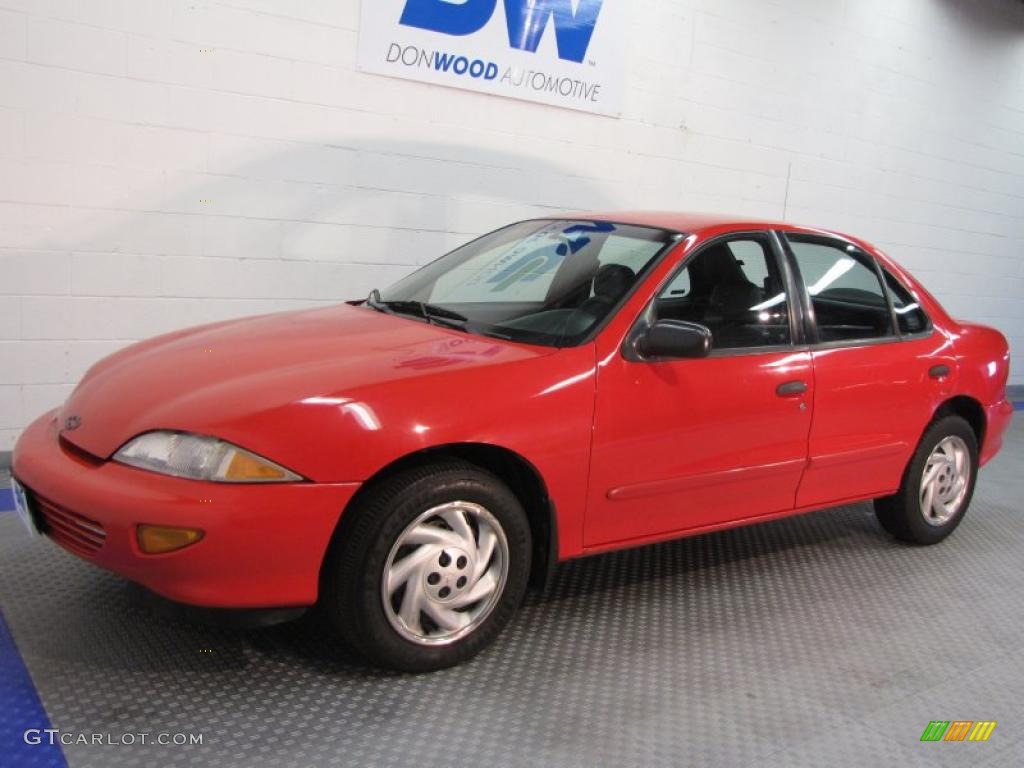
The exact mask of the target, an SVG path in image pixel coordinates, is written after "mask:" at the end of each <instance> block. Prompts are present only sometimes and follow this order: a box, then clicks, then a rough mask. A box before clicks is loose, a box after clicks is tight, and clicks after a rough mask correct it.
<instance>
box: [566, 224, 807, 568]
mask: <svg viewBox="0 0 1024 768" xmlns="http://www.w3.org/2000/svg"><path fill="white" fill-rule="evenodd" d="M792 285H793V283H792V279H791V276H790V275H789V273H788V271H787V269H786V267H785V263H784V260H783V258H782V254H781V250H780V248H779V246H778V242H777V240H776V239H775V238H774V236H773V235H771V234H769V233H767V232H753V233H744V234H737V235H729V236H726V237H723V238H717V239H715V240H712V241H710V242H708V243H707V244H705V245H703V246H699V247H698V249H697V250H696V251H695V252H694V253H693V254H692V255H690V256H689V257H687V258H686V259H685V260H684V262H683V263H682V265H681V266H680V268H679V269H678V270H677V271H676V272H675V273H674V274H673V275H672V276H671V277H670V278H669V280H668V281H667V282H666V283H665V285H664V286H662V287H661V288H660V289H659V293H658V294H657V296H656V298H655V300H654V306H653V312H654V315H655V318H656V319H664V318H672V319H678V320H687V321H690V322H696V323H700V324H702V325H705V326H707V327H708V328H709V329H710V330H711V332H712V339H713V348H712V353H711V355H710V356H709V357H705V358H699V359H688V360H672V361H661V362H652V361H645V360H643V359H640V360H636V361H632V360H627V359H626V358H625V357H624V356H623V354H622V353H621V351H618V350H616V352H615V353H614V354H608V355H606V357H605V360H604V362H603V364H602V365H600V366H599V367H598V380H597V397H596V404H595V415H594V433H593V448H592V458H591V476H590V488H589V498H588V507H587V517H586V524H585V530H584V545H585V546H586V547H596V548H601V547H604V546H612V545H616V544H620V543H624V542H628V541H630V540H644V539H653V538H659V537H666V538H667V537H670V536H672V535H675V534H678V533H682V532H686V531H699V530H701V529H709V528H714V527H719V526H722V525H723V524H727V523H730V522H734V521H740V520H745V519H749V518H755V517H759V516H763V515H771V514H773V513H779V512H785V511H788V510H791V509H793V508H794V506H795V497H796V491H797V487H798V485H799V482H800V478H801V475H802V473H803V471H804V466H805V464H806V461H807V441H808V435H809V431H810V426H811V405H812V403H813V386H814V380H813V371H812V367H811V359H810V354H809V352H808V351H807V349H806V347H803V348H802V347H800V346H798V342H802V339H800V338H798V333H799V330H800V329H799V327H798V325H797V324H796V323H794V322H793V321H792V306H791V303H790V296H791V295H793V294H794V292H793V290H792Z"/></svg>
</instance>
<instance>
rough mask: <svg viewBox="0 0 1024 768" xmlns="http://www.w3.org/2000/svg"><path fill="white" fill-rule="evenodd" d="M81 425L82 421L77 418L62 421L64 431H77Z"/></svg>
mask: <svg viewBox="0 0 1024 768" xmlns="http://www.w3.org/2000/svg"><path fill="white" fill-rule="evenodd" d="M81 424H82V420H81V419H80V418H79V417H78V416H68V417H67V418H66V419H64V429H68V430H70V429H78V427H79V426H81Z"/></svg>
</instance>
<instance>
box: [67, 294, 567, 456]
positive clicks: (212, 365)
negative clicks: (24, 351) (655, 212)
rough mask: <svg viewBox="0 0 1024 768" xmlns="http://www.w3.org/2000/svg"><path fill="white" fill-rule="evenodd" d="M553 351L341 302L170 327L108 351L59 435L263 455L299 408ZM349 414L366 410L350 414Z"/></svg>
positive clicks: (101, 448) (74, 399) (99, 443)
mask: <svg viewBox="0 0 1024 768" xmlns="http://www.w3.org/2000/svg"><path fill="white" fill-rule="evenodd" d="M554 351H555V350H553V349H548V348H544V347H535V346H528V345H522V344H515V343H511V342H506V341H502V340H494V339H489V338H485V337H480V336H474V335H470V334H466V333H463V332H461V331H457V330H453V329H448V328H442V327H439V326H434V325H428V324H427V323H424V322H420V321H418V320H415V319H411V318H407V317H399V316H393V315H386V314H382V313H379V312H375V311H372V310H369V309H366V308H362V307H354V306H349V305H346V304H342V305H338V306H333V307H329V308H326V309H317V310H303V311H296V312H286V313H281V314H273V315H265V316H260V317H252V318H245V319H241V320H234V321H228V322H223V323H217V324H214V325H208V326H201V327H198V328H192V329H188V330H184V331H179V332H176V333H172V334H168V335H166V336H160V337H157V338H155V339H151V340H149V341H145V342H142V343H139V344H135V345H133V346H131V347H128V348H126V349H124V350H121V351H120V352H117V353H115V354H114V355H111V356H110V357H108V358H106V359H105V360H102V361H101V362H99V363H97V364H96V365H95V366H94V367H93V368H92V369H90V370H89V372H88V373H87V374H86V376H85V377H84V378H83V380H82V382H81V383H80V384H79V385H78V387H77V388H76V389H75V391H74V392H73V393H72V395H71V397H70V398H69V399H68V401H67V402H66V403H65V405H64V407H63V408H62V410H61V412H60V413H59V414H58V420H59V421H58V424H59V425H60V428H61V430H62V432H61V436H62V437H63V438H64V439H65V440H67V441H68V442H70V443H72V444H74V445H75V446H77V447H78V448H80V449H81V450H83V451H86V452H87V453H90V454H92V455H94V456H97V457H100V458H109V457H110V456H111V455H112V454H113V453H115V452H116V451H117V449H118V448H120V447H121V446H122V445H123V444H124V443H125V442H126V441H128V440H129V439H131V438H132V437H135V436H136V435H139V434H141V433H143V432H147V431H151V430H155V429H171V430H181V431H189V432H197V433H202V434H209V435H215V436H217V437H220V438H222V439H225V440H231V441H233V442H237V443H238V444H239V445H243V446H244V447H246V448H249V449H250V450H254V451H256V452H261V451H263V450H270V451H272V447H273V445H275V444H276V442H281V441H275V439H274V438H275V435H274V433H278V436H279V437H284V435H283V434H281V433H283V432H287V431H290V430H295V429H298V428H299V422H296V421H295V420H294V419H293V418H291V414H293V413H295V407H296V406H297V405H317V404H324V403H326V404H331V405H334V406H337V405H338V404H342V405H344V404H345V403H346V402H352V403H357V402H364V401H365V400H366V396H365V393H366V392H367V391H373V390H376V389H380V388H385V389H386V388H388V387H392V388H394V387H395V386H396V385H398V384H400V383H402V386H403V389H404V390H406V396H407V397H408V390H409V387H410V382H412V381H415V380H422V379H436V378H437V377H448V378H451V377H456V378H457V377H458V376H459V375H460V374H461V373H465V372H466V371H469V370H474V369H480V368H483V367H488V368H490V367H494V366H503V365H515V364H521V363H525V362H528V361H530V360H533V359H537V358H541V357H545V356H547V355H550V354H552V353H553V352H554ZM435 384H436V382H435ZM431 388H432V389H435V390H436V386H434V385H432V387H431ZM456 394H457V393H456V392H454V391H453V392H450V393H449V395H450V396H454V395H456ZM289 409H291V410H289ZM306 410H308V409H306ZM304 412H305V411H304ZM349 415H350V416H354V417H355V418H359V417H360V415H362V417H364V418H365V417H366V413H365V412H363V413H362V414H360V412H359V411H358V410H355V411H353V412H352V413H350V414H349ZM303 426H304V427H305V426H306V425H305V424H304V425H303ZM289 437H290V438H291V439H292V441H293V442H295V436H294V435H289ZM311 439H312V438H311ZM268 457H269V458H273V459H275V460H279V459H278V457H277V456H273V455H268ZM282 463H284V462H282Z"/></svg>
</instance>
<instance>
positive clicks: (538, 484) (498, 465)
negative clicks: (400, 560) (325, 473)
mask: <svg viewBox="0 0 1024 768" xmlns="http://www.w3.org/2000/svg"><path fill="white" fill-rule="evenodd" d="M445 459H461V460H462V461H465V462H468V463H470V464H475V465H476V466H478V467H480V468H481V469H485V470H487V471H488V472H491V473H492V474H494V475H497V476H498V478H499V479H500V480H501V481H502V482H503V483H505V485H507V486H508V487H509V489H510V490H511V491H512V493H514V494H515V495H516V497H517V498H518V499H519V503H520V504H522V505H523V509H524V510H525V512H526V517H527V519H528V520H529V523H530V533H531V534H532V536H533V552H532V565H531V569H530V584H531V586H535V587H543V586H545V585H546V583H547V581H548V578H549V577H550V575H551V574H552V572H553V571H554V566H555V564H556V563H557V561H558V529H557V524H556V521H555V508H554V502H552V501H551V498H550V497H549V496H548V491H547V486H546V485H545V484H544V480H543V478H542V477H541V475H540V472H538V471H537V468H536V467H534V466H533V465H532V464H531V463H530V462H529V461H527V460H526V459H524V458H523V457H522V456H520V455H519V454H518V453H515V452H514V451H510V450H508V449H507V448H502V447H499V446H496V445H489V444H487V443H452V444H449V445H442V446H437V447H432V448H426V449H424V450H421V451H417V452H416V453H411V454H409V455H407V456H403V457H402V458H400V459H398V460H396V461H393V462H392V463H391V464H388V465H387V466H385V467H384V468H383V469H380V470H378V471H377V472H376V474H374V475H373V476H372V477H371V478H370V479H369V480H367V481H366V482H365V483H363V485H362V487H361V488H360V489H359V491H358V492H357V493H356V495H355V496H353V497H352V500H351V501H349V506H352V505H353V504H354V503H355V502H356V501H357V500H358V499H359V498H360V497H361V496H362V495H364V494H365V493H368V492H370V491H372V490H373V488H374V487H376V486H377V485H378V484H380V483H381V481H383V480H385V479H387V478H388V477H391V476H392V475H394V474H395V473H396V472H402V471H404V470H407V469H411V468H413V467H421V466H424V465H426V464H433V463H435V462H438V461H444V460H445ZM344 522H345V515H344V514H342V516H341V522H340V524H339V527H341V526H343V525H344Z"/></svg>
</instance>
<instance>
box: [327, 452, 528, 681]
mask: <svg viewBox="0 0 1024 768" xmlns="http://www.w3.org/2000/svg"><path fill="white" fill-rule="evenodd" d="M345 515H346V517H347V518H348V519H347V521H346V524H344V525H343V526H342V527H341V529H340V530H339V532H338V535H337V540H336V541H335V542H334V543H333V544H332V547H331V551H330V553H329V555H328V559H327V562H326V563H325V567H324V584H323V605H324V608H325V609H326V611H327V614H328V615H329V616H330V618H331V620H332V623H333V624H334V625H335V626H336V627H337V628H338V630H339V631H340V633H341V634H342V636H343V637H344V638H345V639H346V640H347V641H348V642H349V644H350V645H352V646H353V647H354V648H355V649H356V650H358V651H359V652H361V653H362V654H363V655H364V656H366V657H367V658H369V659H370V660H372V661H374V662H376V663H378V664H381V665H383V666H386V667H391V668H394V669H400V670H405V671H425V670H432V669H440V668H443V667H448V666H452V665H453V664H457V663H459V662H461V661H464V660H465V659H468V658H469V657H471V656H473V655H474V654H476V653H478V652H479V651H480V650H482V649H483V648H484V647H485V646H487V645H488V644H489V643H490V642H491V641H492V640H494V638H495V637H497V635H498V634H499V633H500V632H501V630H502V629H503V628H504V626H505V624H507V623H508V620H509V619H510V618H511V617H512V615H513V613H514V612H515V609H516V607H517V606H518V604H519V602H520V601H521V600H522V597H523V594H524V593H525V591H526V584H527V578H528V575H529V571H530V528H529V523H528V522H527V519H526V514H525V512H524V511H523V509H522V506H521V505H520V503H519V500H518V499H517V498H516V496H515V495H514V494H513V493H512V492H511V491H510V490H509V489H508V488H507V487H506V486H505V485H504V484H503V483H502V482H501V481H500V480H498V478H496V477H495V476H493V475H491V474H490V473H488V472H486V471H484V470H482V469H480V468H478V467H475V466H473V465H471V464H467V463H463V462H445V463H441V464H436V465H433V466H427V467H420V468H416V469H413V470H409V471H406V472H403V473H401V474H398V475H395V476H394V477H392V478H390V479H389V480H387V481H385V482H384V483H382V484H381V485H380V486H379V487H377V488H376V489H374V490H372V491H370V492H368V494H367V496H366V497H364V498H363V499H361V500H360V501H359V502H358V503H357V504H356V505H355V506H354V507H353V508H352V509H350V510H348V511H347V512H346V513H345Z"/></svg>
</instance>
